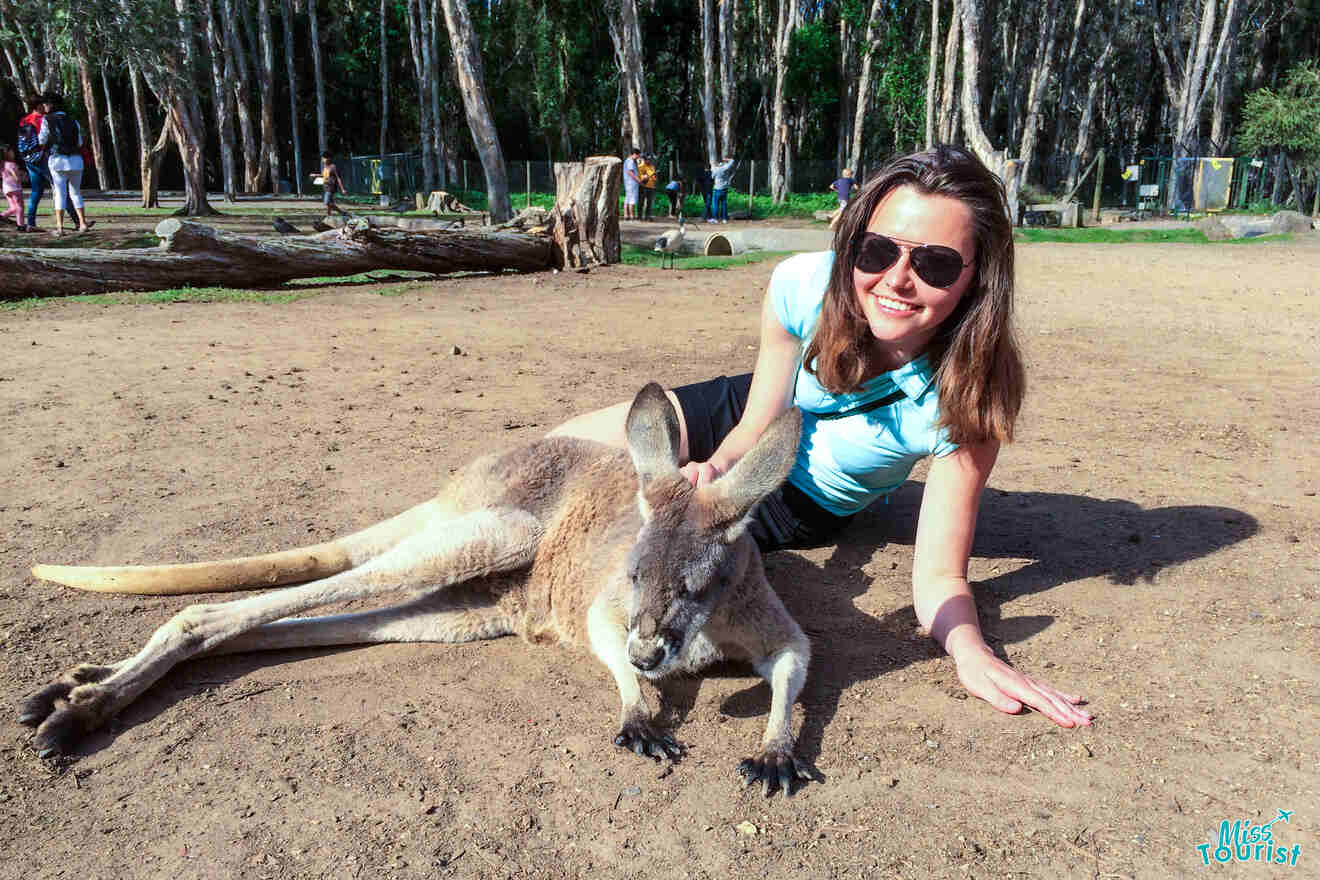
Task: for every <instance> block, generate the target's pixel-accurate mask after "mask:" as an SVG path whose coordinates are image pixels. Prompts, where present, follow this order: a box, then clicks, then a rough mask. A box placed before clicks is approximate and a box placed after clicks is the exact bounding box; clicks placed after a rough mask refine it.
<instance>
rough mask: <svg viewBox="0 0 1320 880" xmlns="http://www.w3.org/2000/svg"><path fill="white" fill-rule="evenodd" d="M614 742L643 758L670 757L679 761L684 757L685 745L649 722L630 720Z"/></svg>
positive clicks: (660, 758)
mask: <svg viewBox="0 0 1320 880" xmlns="http://www.w3.org/2000/svg"><path fill="white" fill-rule="evenodd" d="M614 744H615V745H616V746H619V747H620V748H624V749H631V750H632V751H633V752H636V753H637V754H638V755H640V756H641V757H643V758H647V757H650V758H654V759H655V760H657V761H660V760H663V759H665V758H668V759H669V760H671V761H677V760H678V759H679V758H681V757H683V746H682V744H681V743H679V742H678V740H676V739H674V737H673V736H672V735H670V734H668V733H661V732H660V731H659V730H657V729H656V728H655V727H653V726H652V725H651V724H650V723H649V722H646V721H629V722H627V723H626V724H624V725H623V727H622V728H621V729H620V730H619V733H618V734H617V735H616V736H615V737H614Z"/></svg>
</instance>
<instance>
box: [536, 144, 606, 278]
mask: <svg viewBox="0 0 1320 880" xmlns="http://www.w3.org/2000/svg"><path fill="white" fill-rule="evenodd" d="M622 184H623V162H622V160H620V159H618V158H617V157H615V156H591V157H588V158H587V159H586V160H585V161H582V162H556V163H555V191H556V193H557V196H556V198H555V207H554V211H552V212H551V215H550V228H551V236H552V237H553V239H554V242H555V250H556V265H557V266H558V267H559V268H565V269H568V268H571V269H581V268H590V267H592V266H601V265H605V264H607V263H617V262H619V188H620V187H621V186H622Z"/></svg>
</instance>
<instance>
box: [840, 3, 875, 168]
mask: <svg viewBox="0 0 1320 880" xmlns="http://www.w3.org/2000/svg"><path fill="white" fill-rule="evenodd" d="M883 9H884V6H883V5H882V0H871V11H870V13H869V14H868V15H867V18H866V39H865V41H864V42H863V43H862V45H863V47H864V48H863V50H862V52H863V55H862V70H861V73H859V74H858V75H857V104H856V105H855V106H854V107H853V119H852V137H851V138H850V145H849V148H848V156H847V161H846V163H845V164H846V165H847V167H848V168H850V169H851V170H852V171H853V173H854V174H856V173H857V171H858V168H859V166H860V165H861V164H862V136H863V133H864V130H865V123H866V117H867V116H868V115H869V114H868V113H867V111H868V110H869V109H870V104H871V71H872V70H873V69H874V62H875V55H876V52H877V51H879V48H880V33H879V32H880V16H881V15H882V14H883Z"/></svg>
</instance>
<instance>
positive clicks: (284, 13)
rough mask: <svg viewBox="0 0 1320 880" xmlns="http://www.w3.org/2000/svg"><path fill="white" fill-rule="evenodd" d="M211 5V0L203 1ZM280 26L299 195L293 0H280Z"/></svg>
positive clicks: (296, 186) (295, 190)
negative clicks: (287, 80)
mask: <svg viewBox="0 0 1320 880" xmlns="http://www.w3.org/2000/svg"><path fill="white" fill-rule="evenodd" d="M202 2H205V3H209V2H210V0H202ZM280 24H281V25H282V26H283V30H284V69H285V71H286V72H287V75H288V78H289V82H288V89H289V128H290V129H291V131H292V133H293V180H294V184H293V189H294V192H296V193H298V195H302V191H303V170H302V169H303V165H302V138H301V137H300V136H299V133H298V129H299V128H300V126H299V124H298V123H299V122H301V121H302V116H301V114H299V113H298V74H297V71H296V69H295V68H294V64H293V0H280Z"/></svg>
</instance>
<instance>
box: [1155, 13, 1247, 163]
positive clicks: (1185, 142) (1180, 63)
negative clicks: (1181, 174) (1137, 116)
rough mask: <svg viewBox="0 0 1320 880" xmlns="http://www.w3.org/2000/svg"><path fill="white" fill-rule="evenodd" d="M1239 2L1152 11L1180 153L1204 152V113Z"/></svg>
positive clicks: (1174, 141) (1222, 62)
mask: <svg viewBox="0 0 1320 880" xmlns="http://www.w3.org/2000/svg"><path fill="white" fill-rule="evenodd" d="M1238 2H1239V0H1201V2H1200V5H1199V9H1198V6H1197V4H1196V2H1195V0H1189V2H1188V3H1187V4H1186V5H1184V3H1183V0H1166V2H1164V3H1163V4H1160V3H1158V2H1157V3H1154V4H1152V5H1151V6H1150V26H1151V31H1152V33H1153V35H1154V39H1155V48H1156V50H1157V52H1158V55H1159V61H1160V65H1161V67H1162V69H1163V73H1164V84H1165V90H1166V94H1167V96H1168V102H1169V112H1170V119H1171V122H1172V133H1173V145H1174V154H1175V155H1177V156H1190V155H1195V154H1196V153H1197V152H1199V146H1200V129H1201V108H1202V106H1203V105H1204V103H1205V99H1206V97H1207V96H1208V95H1209V94H1210V93H1211V92H1213V91H1214V89H1215V83H1216V82H1217V80H1218V78H1219V68H1220V66H1221V65H1223V64H1224V63H1225V58H1226V57H1227V55H1228V53H1227V47H1228V43H1229V39H1230V37H1231V36H1233V29H1234V27H1235V23H1236V21H1237V7H1238Z"/></svg>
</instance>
